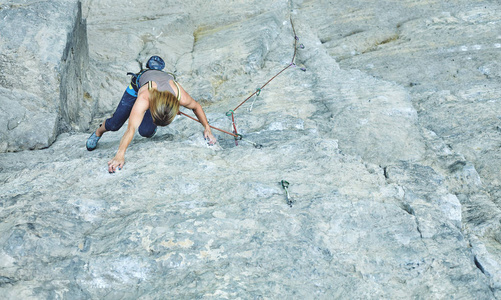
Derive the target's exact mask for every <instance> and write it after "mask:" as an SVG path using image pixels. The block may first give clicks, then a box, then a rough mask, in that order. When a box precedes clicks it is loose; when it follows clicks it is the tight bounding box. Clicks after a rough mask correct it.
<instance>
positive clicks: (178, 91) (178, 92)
mask: <svg viewBox="0 0 501 300" xmlns="http://www.w3.org/2000/svg"><path fill="white" fill-rule="evenodd" d="M172 81H173V82H174V84H175V85H176V87H177V101H179V100H181V92H180V90H179V85H178V84H177V82H176V81H175V80H172Z"/></svg>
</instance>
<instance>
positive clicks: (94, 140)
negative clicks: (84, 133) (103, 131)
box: [86, 132, 101, 151]
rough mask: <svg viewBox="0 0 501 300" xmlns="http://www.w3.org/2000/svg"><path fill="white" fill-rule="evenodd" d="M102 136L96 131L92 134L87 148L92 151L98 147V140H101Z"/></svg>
mask: <svg viewBox="0 0 501 300" xmlns="http://www.w3.org/2000/svg"><path fill="white" fill-rule="evenodd" d="M100 138H101V137H100V136H97V135H96V133H95V132H93V133H92V134H91V136H90V137H89V138H88V139H87V144H86V146H87V150H89V151H92V150H94V149H96V147H97V142H98V141H99V139H100Z"/></svg>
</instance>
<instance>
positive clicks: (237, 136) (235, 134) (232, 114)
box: [138, 17, 306, 149]
mask: <svg viewBox="0 0 501 300" xmlns="http://www.w3.org/2000/svg"><path fill="white" fill-rule="evenodd" d="M290 22H291V27H292V31H293V33H294V54H293V56H292V60H291V62H290V64H289V65H287V66H286V67H285V68H283V69H282V70H281V71H280V72H278V73H277V74H276V75H275V76H273V77H272V78H271V79H270V80H268V81H267V82H266V83H265V84H264V85H262V86H261V87H260V88H257V89H256V91H255V92H253V93H252V94H251V95H250V96H249V97H247V98H246V99H245V100H244V101H242V102H241V103H240V104H239V105H238V106H237V107H235V108H234V109H231V110H229V111H228V112H227V113H226V116H228V117H231V123H232V126H233V133H230V132H228V131H225V130H222V129H219V128H216V127H213V126H210V125H209V126H210V127H211V128H212V129H215V130H219V131H221V132H224V133H226V134H229V135H231V136H233V137H234V138H235V145H236V146H238V141H239V140H243V137H242V135H241V134H239V133H238V131H237V125H236V122H235V111H236V110H237V109H238V108H240V106H242V105H243V104H244V103H245V102H247V101H248V100H249V99H250V98H252V97H253V96H256V98H257V96H259V95H260V94H261V91H262V90H263V89H264V87H265V86H267V85H268V84H269V83H270V82H271V81H272V80H273V79H275V78H277V77H278V76H279V75H280V74H282V72H284V71H285V70H287V69H289V68H290V67H296V63H295V62H294V61H295V59H296V54H297V49H298V45H297V42H298V41H299V37H298V36H297V35H296V29H295V28H294V23H293V22H292V17H290ZM299 48H301V49H304V48H305V47H304V45H303V44H300V45H299ZM299 69H300V70H301V71H303V72H306V68H299ZM138 82H139V80H138ZM255 101H256V99H254V101H253V102H252V104H251V107H250V109H249V111H251V110H252V106H253V105H254V102H255ZM179 114H181V115H183V116H186V117H189V118H190V119H192V120H195V121H197V122H199V123H200V121H199V120H197V119H195V118H193V117H191V116H189V115H187V114H185V113H183V112H179ZM245 141H247V140H245ZM247 142H249V143H251V144H253V145H254V147H256V148H258V149H261V148H262V147H263V146H262V145H260V144H256V143H254V142H251V141H247Z"/></svg>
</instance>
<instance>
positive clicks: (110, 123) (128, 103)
mask: <svg viewBox="0 0 501 300" xmlns="http://www.w3.org/2000/svg"><path fill="white" fill-rule="evenodd" d="M129 89H131V90H132V92H135V95H133V94H131V92H130V91H129ZM136 99H137V92H136V91H135V90H134V89H133V88H132V86H131V85H129V87H127V89H126V90H125V92H124V94H123V96H122V100H120V103H118V106H117V109H116V110H115V112H114V113H113V116H112V117H111V118H109V119H106V122H105V124H104V127H105V128H106V130H108V131H117V130H119V129H120V128H122V126H123V125H124V123H125V121H127V119H128V118H129V116H130V112H131V110H132V107H133V106H134V103H136ZM156 128H157V125H155V124H154V123H153V118H152V117H151V113H150V110H149V109H148V110H147V111H146V113H145V114H144V117H143V121H142V122H141V125H139V128H138V132H139V134H140V135H141V136H144V137H151V136H152V135H153V134H154V133H155V130H156Z"/></svg>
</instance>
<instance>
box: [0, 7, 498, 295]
mask: <svg viewBox="0 0 501 300" xmlns="http://www.w3.org/2000/svg"><path fill="white" fill-rule="evenodd" d="M64 3H66V4H67V3H69V2H64ZM500 6H501V5H500V4H499V3H497V2H494V1H475V2H473V3H472V2H471V1H454V2H450V1H424V2H423V1H414V0H413V1H410V0H409V1H398V2H395V1H377V2H371V1H366V2H358V1H355V2H353V1H338V2H336V3H331V1H320V0H318V1H232V2H230V3H228V1H222V0H216V1H210V2H206V1H168V3H164V4H163V5H158V4H157V3H154V2H151V1H150V2H143V1H135V2H133V3H129V4H128V5H127V6H125V5H122V4H121V5H117V4H116V2H115V1H112V0H101V1H91V0H89V1H85V2H84V3H83V5H82V13H83V19H82V21H79V22H78V24H87V36H86V38H87V39H88V41H89V58H88V60H86V59H84V57H85V56H84V55H81V56H80V57H81V58H82V60H78V59H76V58H75V59H66V65H68V70H74V71H71V72H70V71H68V72H67V73H65V74H68V75H67V77H66V78H68V80H67V81H71V82H75V81H81V82H82V83H81V85H78V84H77V85H73V87H69V88H68V90H67V91H64V90H63V89H62V90H61V91H57V93H56V92H52V94H50V95H51V96H53V97H56V98H57V97H61V96H60V95H64V94H66V95H68V94H72V93H74V94H75V95H77V94H79V96H76V98H78V99H80V100H79V101H83V102H81V103H86V102H85V101H87V100H89V99H94V100H89V101H91V102H89V103H93V104H92V105H93V106H92V105H91V106H89V107H93V108H92V109H94V108H95V109H96V110H97V111H96V113H94V112H92V109H91V108H89V109H88V111H89V113H88V114H85V115H87V116H92V115H94V114H96V115H97V117H96V118H94V120H93V121H92V122H93V125H92V127H91V128H92V130H93V129H95V126H97V124H99V122H101V121H102V119H103V117H104V116H105V115H108V114H110V113H112V112H113V109H114V107H115V106H116V104H117V103H118V101H119V99H120V97H121V94H122V93H123V91H124V89H125V87H126V85H127V83H128V80H129V78H128V77H127V76H126V75H125V74H126V72H127V71H137V70H138V69H139V68H140V63H144V62H145V61H146V60H147V58H148V57H149V56H150V55H154V54H156V55H160V56H162V57H163V58H164V59H165V61H166V63H167V69H169V70H170V71H175V72H176V74H177V77H178V79H179V82H180V83H181V84H182V85H183V86H184V88H185V89H186V90H187V91H188V92H189V93H190V94H191V95H192V96H193V97H194V98H195V99H197V100H199V101H200V102H201V103H202V104H203V106H204V109H205V111H206V113H207V116H208V118H209V120H210V122H211V124H212V125H214V126H216V127H220V128H223V129H225V130H228V131H230V130H231V127H232V124H231V120H230V119H229V118H228V117H227V116H226V115H225V113H226V112H227V111H228V110H229V109H233V108H235V107H236V106H237V105H238V104H239V103H240V102H241V101H243V100H244V99H245V98H246V97H247V96H249V95H250V94H251V93H253V92H254V91H255V90H256V89H257V88H259V87H261V86H262V85H263V84H264V83H266V82H267V81H268V80H269V79H270V78H272V77H273V76H274V75H275V74H277V72H279V71H280V70H282V69H283V68H284V67H286V66H287V65H289V64H290V63H291V59H292V56H293V53H294V49H293V45H294V33H293V28H292V26H291V23H290V19H292V20H293V22H294V29H295V31H296V34H297V35H298V36H299V41H298V43H301V44H303V45H304V46H305V47H304V49H301V47H298V50H297V56H296V57H295V62H296V64H297V67H290V68H288V69H287V70H286V71H284V72H283V73H282V74H280V75H279V76H278V77H276V78H275V79H274V80H273V81H272V82H270V83H269V85H267V86H266V87H265V88H264V89H263V90H262V91H261V93H260V94H259V96H257V97H253V98H251V99H250V100H249V101H248V102H247V103H245V104H244V105H243V106H241V107H240V108H239V109H238V110H236V111H235V118H236V124H237V127H238V130H239V132H240V133H241V134H242V135H243V136H244V140H243V141H238V144H239V145H238V146H235V141H234V140H233V138H232V137H231V136H228V135H226V134H224V133H219V132H217V131H215V132H214V133H216V135H217V137H218V145H217V146H214V147H208V146H207V145H206V144H205V142H204V141H203V137H202V128H201V127H200V125H199V124H198V123H196V122H194V121H192V120H190V119H188V118H186V117H182V116H180V117H178V118H177V119H176V120H175V121H174V122H173V123H172V124H171V125H170V126H168V127H165V128H160V129H159V130H158V132H157V135H156V136H155V137H153V138H151V139H145V138H141V137H139V136H137V137H136V138H135V139H134V141H133V143H132V144H131V146H130V147H129V150H128V152H127V156H126V162H127V163H126V165H125V167H124V169H123V170H121V171H119V172H118V173H116V174H108V172H107V165H106V162H107V161H108V160H109V159H111V158H112V157H113V156H114V154H115V153H116V150H117V148H118V143H119V141H120V138H121V136H122V134H123V132H124V130H123V129H122V130H121V131H119V132H117V133H106V134H105V135H104V137H103V138H102V139H101V141H100V143H99V146H98V148H97V149H96V150H95V151H93V152H88V151H87V150H86V149H85V141H86V139H87V137H88V136H89V132H85V133H83V132H79V131H76V130H74V131H70V132H69V133H64V134H61V135H59V136H58V138H57V140H56V141H55V143H54V144H53V145H52V146H51V147H49V148H47V149H43V150H38V151H23V152H18V153H3V154H0V182H2V186H1V187H0V190H1V194H0V195H1V198H0V207H1V210H0V295H1V296H2V298H6V299H61V298H62V299H161V298H169V299H193V298H204V299H282V298H285V299H289V298H290V299H409V298H411V299H414V298H419V299H442V298H464V299H497V298H501V267H500V263H501V256H500V255H499V253H501V246H500V240H501V236H500V229H501V228H500V226H501V211H500V208H499V206H500V192H499V185H500V182H499V175H501V174H500V167H501V159H500V158H499V148H500V146H501V130H500V129H499V128H501V106H500V105H499V101H500V98H499V94H500V89H501V87H500V74H499V59H498V58H499V55H500V51H501V36H499V32H501V31H500V27H501V25H500V20H499V14H496V13H495V12H498V11H500V9H501V7H500ZM15 9H17V8H16V7H11V8H10V9H7V8H4V9H2V10H0V13H4V14H7V15H8V14H9V13H12V12H8V11H9V10H15ZM77 11H78V10H75V15H76V16H78V13H77ZM76 19H79V17H77V18H76ZM84 19H86V20H84ZM78 24H77V26H74V27H72V28H70V29H68V31H67V32H71V33H72V34H73V36H78V34H76V33H75V32H81V30H83V29H78V27H79V26H80V25H78ZM84 40H85V37H84V38H82V39H79V38H77V39H75V41H74V44H75V45H80V46H78V47H77V48H78V49H75V50H78V51H83V52H85V51H86V50H85V49H86V44H85V42H84ZM3 43H6V44H8V43H7V42H5V41H4V42H3ZM13 43H14V42H13ZM2 47H3V46H2ZM5 47H6V46H5ZM81 48H84V49H81ZM12 49H14V50H12V52H11V53H17V52H16V51H19V50H15V49H17V48H12ZM64 49H66V51H67V49H68V48H64ZM54 51H55V52H54V53H52V55H53V56H54V57H58V56H57V55H60V56H59V57H66V56H65V55H63V54H64V53H67V52H64V50H62V49H60V50H57V49H55V50H54ZM57 51H60V52H57ZM69 53H72V52H71V51H69ZM12 55H14V54H12ZM63 61H64V60H63ZM87 64H88V68H87V67H86V65H87ZM300 67H304V68H306V70H307V71H306V72H303V71H301V70H300ZM86 68H87V69H86ZM85 70H86V71H85ZM83 74H86V75H83ZM2 78H3V77H2ZM80 87H81V89H80ZM91 87H92V88H91ZM9 88H10V87H4V88H3V89H2V90H1V93H5V94H9V93H12V94H14V95H18V97H19V98H25V99H32V103H37V102H36V101H42V100H40V98H39V97H38V96H36V95H37V94H36V93H34V92H33V91H29V90H28V91H25V90H23V91H21V90H15V89H9ZM72 97H73V96H72ZM63 98H64V97H63ZM66 98H68V99H69V98H71V97H69V96H66ZM57 99H62V98H57ZM86 99H87V100H86ZM65 105H66V106H65ZM65 105H61V106H60V107H67V108H65V109H62V110H63V111H67V113H65V114H64V113H61V115H60V116H61V118H62V119H67V120H68V121H67V123H68V124H77V123H78V122H79V121H78V120H80V121H81V122H83V123H80V124H84V123H85V122H87V123H88V122H89V121H88V120H87V119H85V118H82V115H80V114H72V113H70V112H71V111H75V109H76V108H77V107H79V106H78V105H79V104H78V101H77V102H76V103H75V102H72V101H68V102H67V103H66V104H65ZM2 109H5V108H2ZM9 109H11V110H10V111H11V114H12V115H13V116H17V115H19V116H20V115H23V113H24V112H23V110H22V108H19V107H17V106H15V105H9ZM6 116H7V117H6V118H3V119H4V121H5V119H7V120H10V119H9V118H10V116H11V115H10V114H7V115H6ZM13 118H14V117H13ZM54 118H55V119H57V118H58V117H54ZM84 121H85V122H84ZM72 122H73V123H72ZM19 126H21V125H19ZM71 126H72V128H75V129H76V128H77V126H76V125H71ZM78 128H80V129H82V128H85V126H84V125H79V126H78ZM41 133H43V131H42V130H41ZM3 141H4V140H3V138H2V142H3ZM253 143H255V144H260V145H262V148H260V149H258V148H256V147H254V146H253ZM7 150H8V149H7ZM281 180H287V181H288V182H289V183H290V186H289V189H288V191H289V192H290V195H291V196H292V198H293V199H294V203H293V204H292V207H290V206H289V205H287V203H286V191H285V190H284V189H283V188H282V187H281V185H280V182H281Z"/></svg>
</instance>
